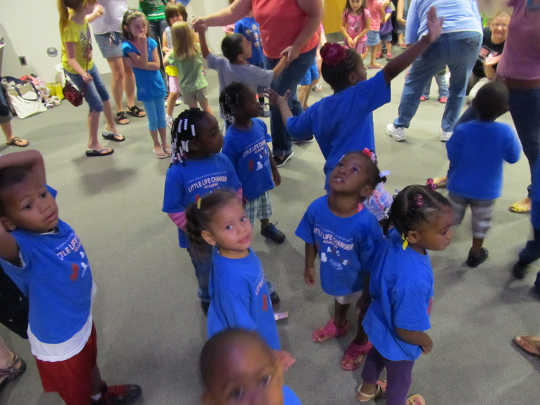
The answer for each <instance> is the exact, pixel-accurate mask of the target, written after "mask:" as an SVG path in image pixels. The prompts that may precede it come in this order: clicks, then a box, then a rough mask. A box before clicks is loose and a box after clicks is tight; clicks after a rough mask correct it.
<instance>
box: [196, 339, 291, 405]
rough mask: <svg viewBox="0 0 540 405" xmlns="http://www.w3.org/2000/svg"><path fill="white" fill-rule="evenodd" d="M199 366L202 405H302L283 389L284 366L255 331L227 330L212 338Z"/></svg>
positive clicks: (202, 352)
mask: <svg viewBox="0 0 540 405" xmlns="http://www.w3.org/2000/svg"><path fill="white" fill-rule="evenodd" d="M199 365H200V373H201V377H202V382H203V385H204V394H203V403H205V404H216V405H217V404H229V403H238V404H244V403H246V404H247V403H250V404H271V405H301V402H300V400H299V399H298V397H297V396H296V394H295V393H294V392H293V391H292V390H291V389H290V388H289V387H287V386H286V385H283V374H284V373H283V371H284V367H283V365H282V364H281V362H280V361H279V360H278V359H277V358H276V356H275V353H273V352H272V350H271V348H270V347H268V344H267V343H265V341H264V340H263V339H261V337H260V336H259V335H258V334H257V333H256V332H254V331H248V330H245V329H226V330H224V331H222V332H220V333H218V334H216V335H214V336H212V338H211V339H210V340H208V342H206V343H205V345H204V347H203V348H202V351H201V355H200V360H199Z"/></svg>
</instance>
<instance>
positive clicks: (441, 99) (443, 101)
mask: <svg viewBox="0 0 540 405" xmlns="http://www.w3.org/2000/svg"><path fill="white" fill-rule="evenodd" d="M447 101H448V97H445V96H442V97H439V103H441V104H446V102H447Z"/></svg>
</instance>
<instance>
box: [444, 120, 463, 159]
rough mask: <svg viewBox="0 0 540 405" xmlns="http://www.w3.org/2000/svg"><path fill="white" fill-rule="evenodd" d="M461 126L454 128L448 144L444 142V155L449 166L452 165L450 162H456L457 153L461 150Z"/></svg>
mask: <svg viewBox="0 0 540 405" xmlns="http://www.w3.org/2000/svg"><path fill="white" fill-rule="evenodd" d="M462 125H464V124H462ZM462 125H458V126H457V127H456V128H454V133H453V134H452V136H451V137H450V139H449V140H448V142H446V154H447V155H448V160H449V161H450V165H452V161H455V160H457V158H458V156H459V152H460V151H461V149H462V146H461V138H462V136H463V132H464V131H462V128H463V127H462Z"/></svg>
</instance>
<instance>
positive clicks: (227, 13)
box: [193, 0, 251, 31]
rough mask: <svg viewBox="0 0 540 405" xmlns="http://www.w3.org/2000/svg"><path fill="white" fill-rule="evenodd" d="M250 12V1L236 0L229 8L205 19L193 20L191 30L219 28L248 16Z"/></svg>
mask: <svg viewBox="0 0 540 405" xmlns="http://www.w3.org/2000/svg"><path fill="white" fill-rule="evenodd" d="M250 11H251V0H236V1H235V2H234V3H232V4H231V5H230V6H229V7H225V8H223V9H221V10H219V11H218V12H216V13H214V14H210V15H207V16H206V17H200V18H195V19H194V20H193V28H194V29H195V31H198V30H199V29H200V27H202V26H204V27H220V26H223V25H228V24H233V23H235V22H236V21H238V20H240V19H241V18H243V17H245V16H246V15H248V13H249V12H250Z"/></svg>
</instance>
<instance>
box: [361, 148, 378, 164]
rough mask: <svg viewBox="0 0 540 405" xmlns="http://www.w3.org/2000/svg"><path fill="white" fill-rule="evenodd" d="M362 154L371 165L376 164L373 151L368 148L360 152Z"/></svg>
mask: <svg viewBox="0 0 540 405" xmlns="http://www.w3.org/2000/svg"><path fill="white" fill-rule="evenodd" d="M362 154H363V155H365V156H367V157H368V158H369V160H371V161H372V162H373V163H377V158H376V157H375V153H373V151H371V150H369V149H368V148H364V150H362Z"/></svg>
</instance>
